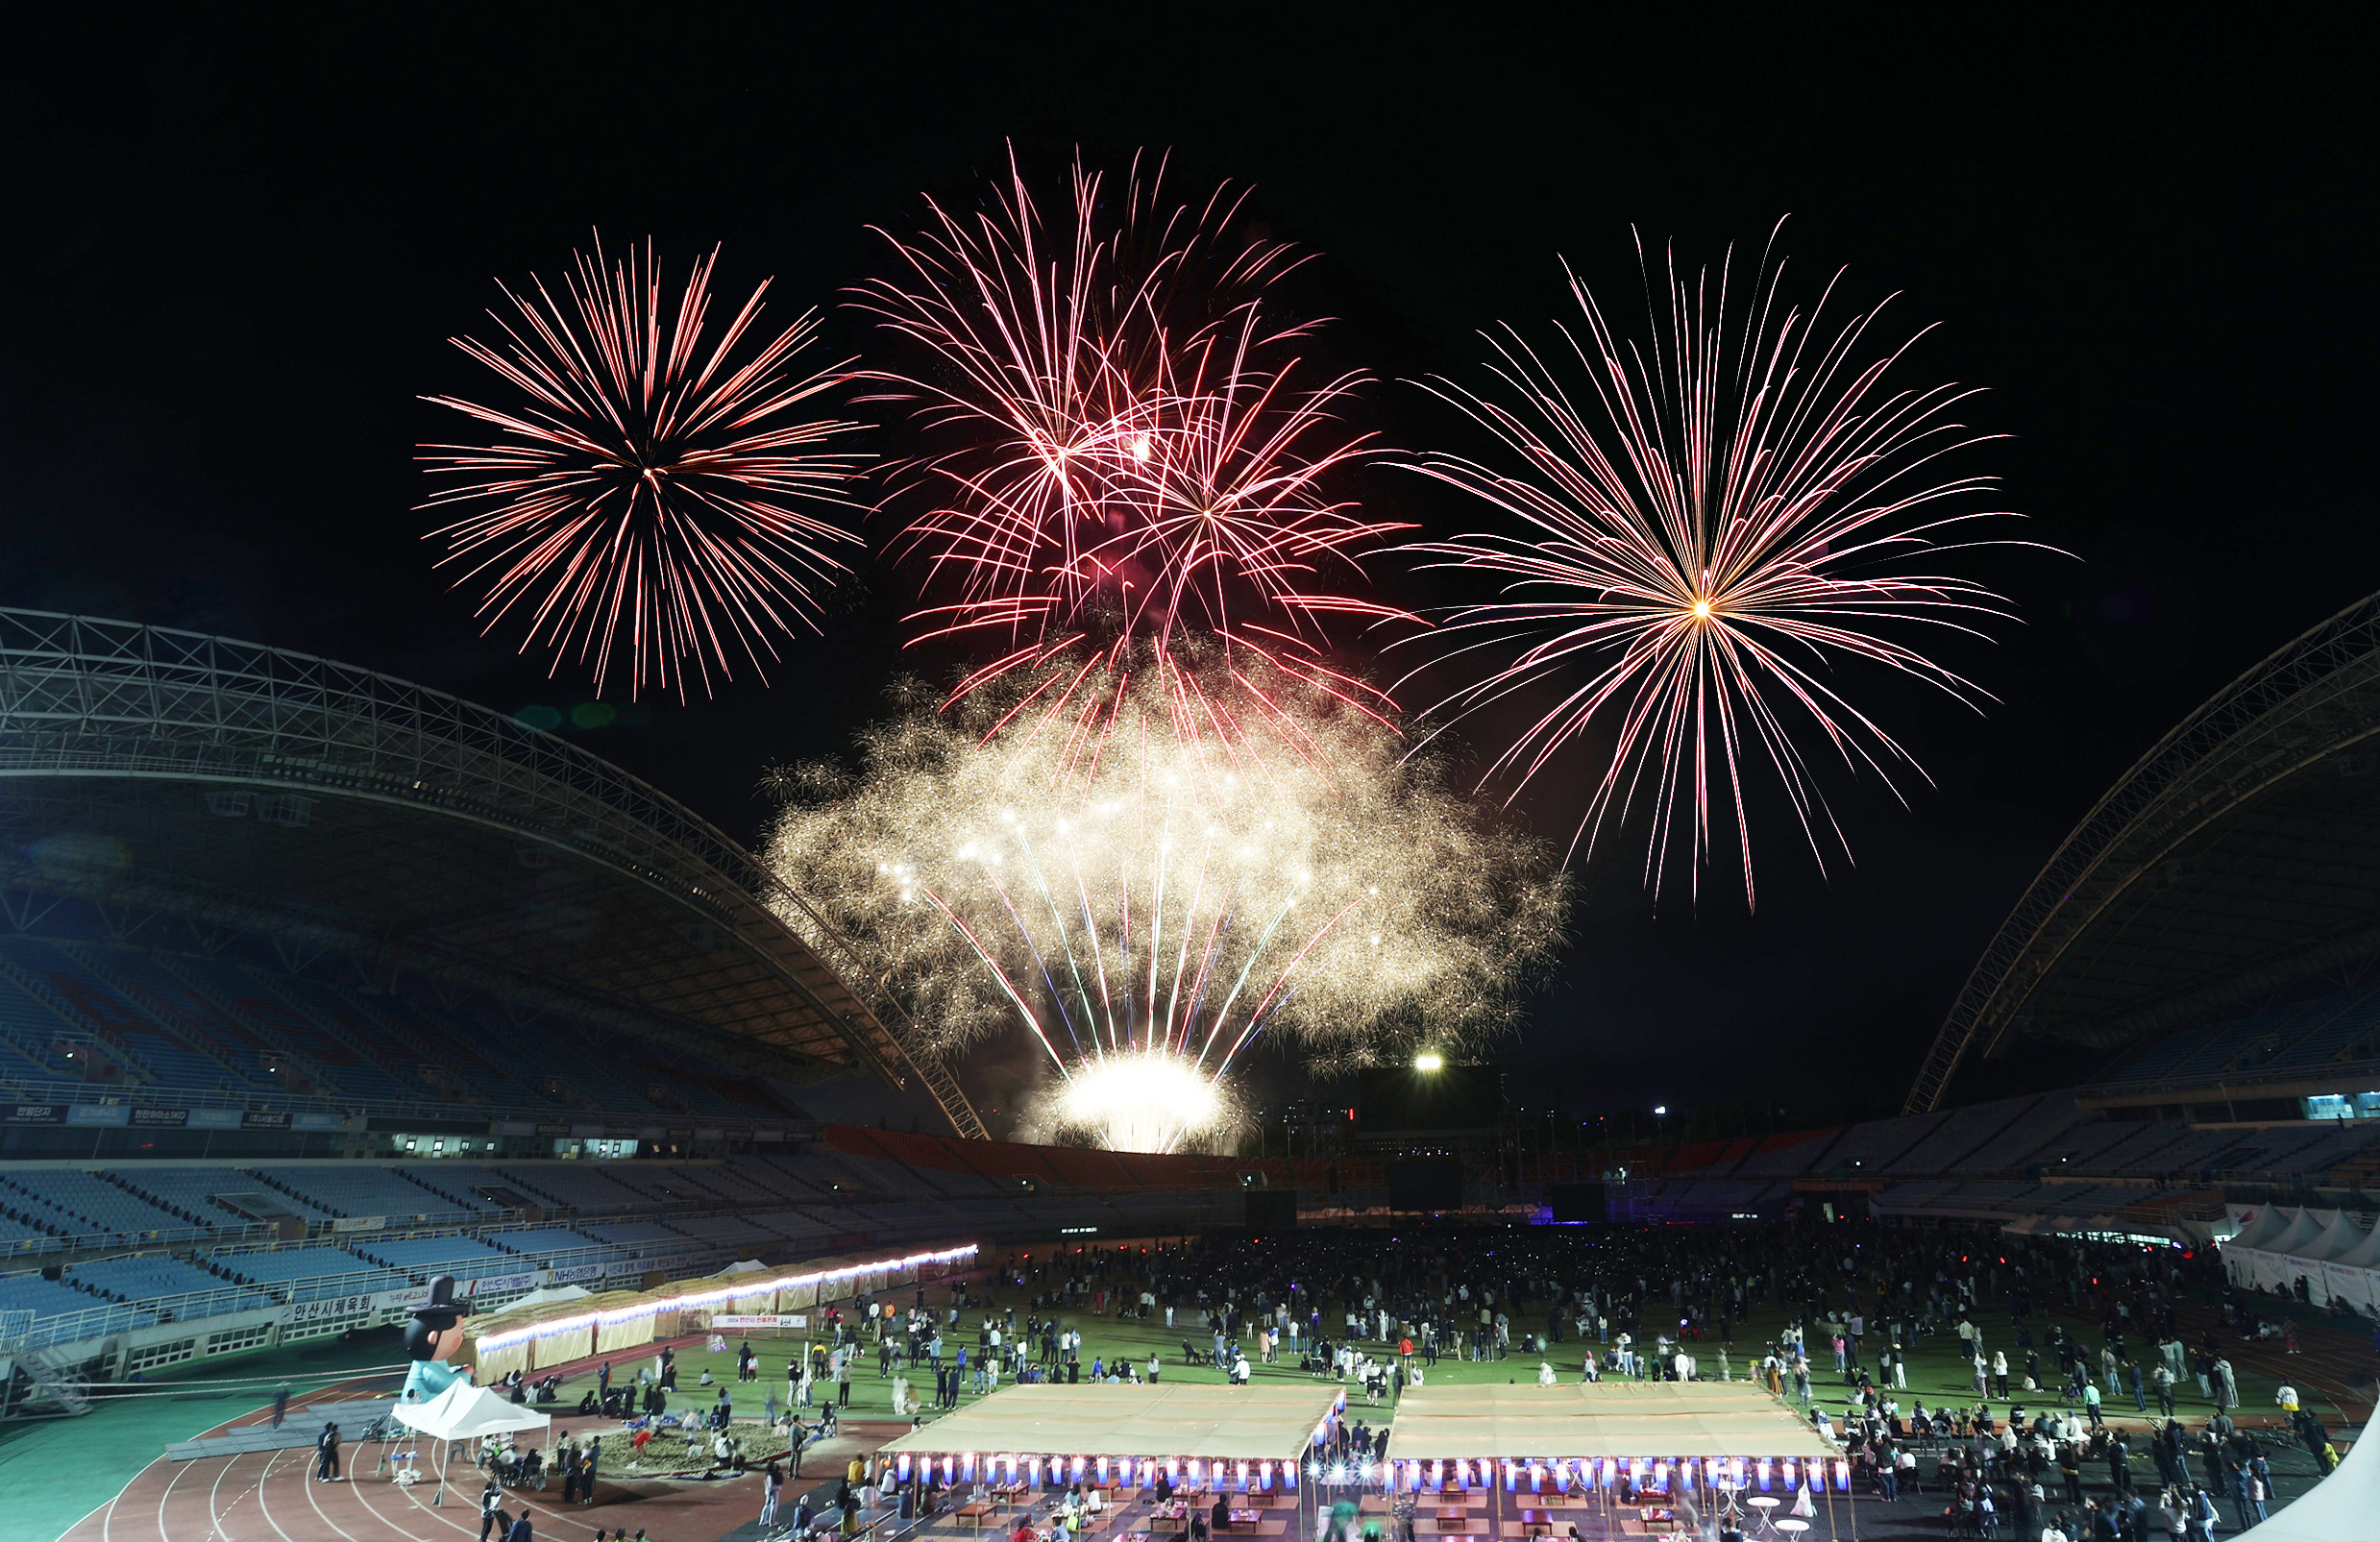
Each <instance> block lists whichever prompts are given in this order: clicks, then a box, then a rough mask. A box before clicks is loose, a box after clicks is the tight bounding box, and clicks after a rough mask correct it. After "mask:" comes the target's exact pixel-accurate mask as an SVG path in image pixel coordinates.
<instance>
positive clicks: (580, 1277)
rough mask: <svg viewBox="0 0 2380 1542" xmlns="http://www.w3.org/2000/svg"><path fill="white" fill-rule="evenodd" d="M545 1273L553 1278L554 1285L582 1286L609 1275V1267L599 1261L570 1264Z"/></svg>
mask: <svg viewBox="0 0 2380 1542" xmlns="http://www.w3.org/2000/svg"><path fill="white" fill-rule="evenodd" d="M547 1272H548V1273H550V1274H552V1276H553V1283H554V1284H555V1285H584V1284H587V1283H588V1282H590V1281H594V1280H601V1279H603V1278H604V1277H605V1276H607V1275H609V1274H610V1273H611V1265H610V1264H608V1263H604V1262H601V1261H597V1262H594V1263H570V1264H565V1265H563V1266H562V1267H561V1268H558V1269H551V1270H548V1271H547Z"/></svg>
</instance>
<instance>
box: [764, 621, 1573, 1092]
mask: <svg viewBox="0 0 2380 1542" xmlns="http://www.w3.org/2000/svg"><path fill="white" fill-rule="evenodd" d="M1171 656H1172V658H1173V661H1174V667H1173V668H1172V669H1170V670H1158V669H1141V670H1132V669H1129V668H1111V667H1108V666H1105V665H1099V666H1096V667H1089V669H1088V673H1085V670H1086V666H1085V664H1084V663H1083V661H1081V660H1079V659H1071V658H1069V659H1065V660H1061V661H1059V662H1058V663H1057V664H1056V665H1054V666H1053V667H1052V668H1051V669H1049V670H1047V671H1045V672H1043V673H1041V674H1039V675H1038V676H1037V675H1014V676H1006V677H1003V678H1002V679H1000V680H998V681H996V682H994V684H992V685H990V686H988V687H986V688H984V689H981V690H977V691H975V692H972V693H970V694H969V696H967V697H966V698H965V699H964V700H963V701H962V702H961V703H960V705H959V706H958V707H956V708H954V709H952V711H950V712H949V713H947V714H942V713H936V712H933V711H930V710H924V709H918V710H913V711H910V712H907V713H905V714H903V715H901V716H899V717H898V718H896V719H895V720H894V721H892V722H888V723H886V724H883V725H881V726H879V727H877V728H875V729H873V730H872V731H871V732H870V733H869V734H867V735H866V736H865V737H864V740H863V746H862V747H863V751H864V754H865V759H866V764H865V767H864V769H863V770H862V771H861V772H860V773H859V774H858V775H857V776H856V777H845V776H843V775H842V774H841V773H840V772H838V771H833V770H831V769H823V768H809V769H807V770H805V771H800V772H797V773H796V774H793V775H791V776H789V777H788V778H786V780H785V782H784V783H783V785H784V786H785V788H787V789H788V790H789V791H790V792H791V794H792V795H791V799H790V801H789V802H788V805H787V807H786V809H785V811H784V813H783V814H782V816H781V817H780V819H779V820H778V823H777V826H776V828H775V831H774V833H773V838H772V840H771V842H770V843H769V847H768V851H769V858H770V860H771V862H772V863H773V865H774V866H775V868H776V869H777V870H778V872H779V873H780V874H781V875H782V876H783V877H784V878H785V879H786V881H787V882H788V884H789V885H790V886H791V887H792V888H793V889H794V890H795V892H797V893H799V894H801V895H802V896H803V898H804V899H805V900H806V901H807V902H808V903H809V904H810V905H811V906H812V907H814V908H815V909H816V910H817V911H818V912H819V914H820V916H821V918H822V919H823V920H824V922H825V923H826V924H828V925H830V926H832V927H834V928H835V929H836V930H837V931H838V932H839V933H841V934H843V936H844V937H845V938H846V940H847V942H848V944H849V948H850V950H851V951H853V952H855V953H856V954H858V955H859V956H860V957H862V958H865V959H867V960H869V961H870V962H871V966H872V969H871V972H872V974H873V976H874V980H873V983H874V984H875V985H877V986H878V987H879V988H881V989H885V990H888V991H893V992H895V993H896V994H897V995H898V996H899V998H900V999H901V1000H902V1001H903V1002H904V1003H906V1004H907V1005H908V1007H909V1010H910V1012H911V1015H912V1016H914V1017H915V1018H916V1019H917V1020H918V1021H919V1022H920V1025H921V1026H922V1027H923V1028H924V1030H925V1031H926V1032H927V1033H928V1034H929V1036H930V1037H931V1039H932V1040H933V1042H932V1044H931V1045H930V1046H929V1047H931V1048H933V1049H936V1050H942V1051H947V1050H950V1049H953V1048H956V1047H958V1046H960V1045H963V1044H966V1043H968V1042H969V1041H972V1040H979V1039H982V1038H984V1037H986V1036H988V1035H990V1034H992V1033H994V1032H997V1031H1000V1030H1001V1029H1003V1028H1006V1027H1008V1026H1009V1025H1011V1024H1018V1023H1021V1024H1022V1025H1023V1026H1025V1027H1026V1028H1027V1029H1028V1030H1029V1031H1030V1032H1031V1033H1032V1034H1033V1035H1034V1036H1035V1037H1036V1039H1037V1040H1039V1041H1040V1043H1041V1045H1042V1047H1043V1049H1044V1050H1045V1051H1046V1052H1047V1053H1048V1055H1049V1058H1050V1060H1051V1061H1052V1062H1053V1063H1054V1064H1055V1065H1058V1066H1059V1067H1061V1068H1062V1069H1067V1070H1069V1071H1070V1068H1071V1067H1073V1066H1075V1065H1079V1064H1081V1063H1083V1062H1086V1061H1089V1062H1092V1063H1097V1062H1100V1061H1102V1060H1111V1059H1115V1058H1117V1057H1123V1056H1129V1055H1136V1054H1139V1055H1145V1054H1147V1053H1148V1052H1150V1051H1158V1052H1162V1053H1164V1054H1167V1055H1173V1056H1179V1057H1184V1058H1186V1059H1187V1060H1188V1061H1189V1063H1190V1065H1193V1066H1194V1067H1195V1068H1196V1069H1197V1070H1198V1071H1199V1072H1200V1073H1201V1074H1204V1075H1206V1076H1208V1077H1210V1078H1214V1077H1217V1076H1219V1075H1220V1074H1221V1073H1222V1072H1223V1071H1224V1070H1225V1069H1226V1068H1227V1067H1228V1066H1229V1065H1231V1064H1232V1063H1233V1060H1234V1058H1235V1057H1237V1056H1238V1055H1239V1054H1240V1053H1241V1052H1243V1051H1244V1050H1245V1049H1246V1047H1247V1046H1248V1045H1249V1044H1250V1043H1251V1042H1253V1041H1254V1040H1256V1039H1257V1038H1258V1037H1259V1036H1260V1035H1263V1034H1275V1035H1287V1036H1288V1037H1289V1038H1291V1039H1292V1040H1294V1041H1295V1042H1296V1043H1297V1044H1298V1045H1299V1046H1300V1048H1301V1049H1302V1050H1303V1052H1304V1053H1305V1054H1306V1055H1307V1056H1308V1057H1309V1058H1310V1059H1312V1060H1313V1061H1314V1062H1316V1063H1318V1064H1321V1065H1334V1066H1336V1065H1368V1064H1376V1063H1379V1062H1380V1061H1382V1060H1384V1059H1393V1058H1400V1057H1401V1056H1402V1054H1403V1053H1404V1051H1405V1049H1406V1048H1408V1047H1410V1046H1411V1044H1413V1043H1416V1042H1420V1041H1423V1040H1427V1041H1429V1042H1431V1043H1434V1044H1449V1045H1453V1044H1460V1043H1463V1042H1465V1041H1472V1040H1479V1039H1482V1038H1484V1037H1485V1036H1487V1035H1490V1034H1492V1033H1493V1032H1494V1031H1495V1030H1496V1029H1498V1028H1499V1027H1501V1026H1502V1025H1503V1024H1504V1023H1505V1022H1506V1020H1507V1019H1508V1017H1509V1012H1510V1010H1511V1007H1512V1004H1513V995H1514V987H1515V985H1516V984H1517V983H1518V981H1519V980H1520V979H1521V978H1522V977H1523V976H1525V975H1526V974H1527V973H1529V972H1530V971H1531V970H1532V969H1533V968H1534V967H1536V966H1537V965H1538V964H1540V963H1541V962H1542V961H1544V960H1545V959H1546V958H1547V956H1548V955H1549V954H1550V952H1551V950H1552V948H1553V946H1554V945H1555V942H1556V939H1557V938H1558V934H1559V932H1560V928H1561V923H1562V918H1563V914H1564V908H1565V901H1566V893H1567V891H1566V888H1565V885H1564V883H1563V881H1562V880H1561V879H1560V878H1559V877H1558V875H1556V874H1553V873H1551V872H1550V871H1549V870H1548V869H1547V865H1546V864H1545V863H1544V861H1543V860H1542V858H1541V856H1540V854H1539V853H1538V852H1537V851H1536V849H1535V848H1534V846H1532V845H1531V844H1529V843H1527V842H1526V841H1523V840H1521V839H1520V838H1519V837H1517V836H1516V835H1513V834H1512V833H1510V832H1509V831H1508V830H1505V829H1503V828H1501V827H1498V826H1495V825H1492V824H1489V823H1486V822H1484V821H1483V820H1482V819H1481V818H1480V816H1479V814H1478V812H1477V810H1475V809H1474V807H1473V806H1472V805H1470V804H1469V803H1467V802H1466V801H1465V800H1463V799H1462V798H1460V797H1459V796H1456V795H1452V794H1450V793H1448V792H1447V791H1445V790H1444V789H1443V788H1442V787H1441V786H1439V785H1438V783H1437V781H1436V779H1435V773H1434V769H1433V768H1432V767H1431V766H1430V765H1428V764H1427V763H1423V762H1415V761H1412V760H1409V759H1407V758H1405V757H1403V756H1402V754H1401V746H1400V743H1399V741H1398V739H1397V737H1396V735H1395V734H1394V733H1393V732H1392V731H1390V730H1389V729H1388V728H1386V727H1385V726H1383V725H1382V724H1381V723H1380V722H1377V721H1376V720H1374V719H1373V718H1370V717H1367V716H1365V715H1364V714H1362V713H1361V712H1358V711H1355V710H1352V709H1351V708H1348V707H1347V706H1346V705H1345V704H1344V703H1343V702H1342V701H1340V700H1339V699H1337V698H1335V697H1333V696H1331V695H1328V694H1326V693H1323V692H1320V691H1317V690H1314V689H1313V688H1311V687H1308V686H1305V685H1302V684H1300V683H1299V682H1298V681H1296V680H1294V679H1284V678H1281V677H1278V676H1275V675H1271V674H1269V673H1265V672H1264V670H1263V669H1262V668H1261V667H1260V666H1253V665H1251V664H1250V663H1249V662H1248V661H1246V660H1234V661H1232V662H1231V663H1229V664H1227V663H1225V662H1224V661H1223V660H1222V658H1221V656H1220V650H1219V649H1214V648H1211V647H1207V646H1205V645H1201V646H1199V647H1197V648H1195V649H1193V648H1188V647H1185V648H1180V649H1176V650H1175V652H1174V653H1173V654H1172V655H1171ZM1067 681H1071V682H1074V689H1075V698H1076V699H1077V700H1078V701H1080V702H1081V703H1082V705H1081V706H1080V707H1079V708H1077V709H1075V710H1071V711H1069V712H1067V713H1065V714H1057V715H1052V714H1045V713H1034V712H1032V711H1029V710H1028V708H1029V706H1030V704H1031V702H1032V701H1034V700H1035V699H1036V698H1039V697H1041V696H1043V695H1045V694H1046V693H1048V692H1050V691H1052V690H1054V689H1055V688H1056V687H1057V686H1058V685H1059V684H1061V683H1063V682H1067ZM1260 701H1261V702H1262V703H1264V704H1262V705H1260V704H1259V703H1260ZM1282 722H1287V723H1288V724H1289V725H1291V726H1290V727H1289V728H1283V727H1281V726H1280V724H1281V723H1282ZM1265 724H1272V725H1273V726H1271V727H1266V726H1264V725H1265Z"/></svg>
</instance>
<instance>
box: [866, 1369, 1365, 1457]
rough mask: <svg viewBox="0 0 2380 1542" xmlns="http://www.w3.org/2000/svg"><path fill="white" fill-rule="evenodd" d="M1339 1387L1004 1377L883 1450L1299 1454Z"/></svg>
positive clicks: (1326, 1413) (1328, 1412)
mask: <svg viewBox="0 0 2380 1542" xmlns="http://www.w3.org/2000/svg"><path fill="white" fill-rule="evenodd" d="M1339 1397H1340V1392H1339V1389H1338V1386H1337V1383H1323V1384H1321V1385H1317V1386H1217V1385H1214V1384H1205V1385H1192V1384H1190V1383H1171V1384H1161V1385H1157V1386H1147V1385H1140V1386H1105V1385H1055V1384H1043V1383H1027V1384H1024V1385H1019V1386H1005V1387H1002V1388H1001V1389H1000V1390H999V1391H997V1392H994V1393H993V1394H992V1395H991V1396H990V1397H987V1398H982V1399H979V1400H978V1401H976V1402H975V1403H972V1404H970V1405H969V1406H968V1407H964V1408H961V1409H959V1410H958V1411H957V1412H955V1413H945V1414H944V1415H943V1416H942V1417H941V1418H939V1419H937V1420H935V1421H934V1422H933V1423H932V1424H929V1425H927V1426H925V1427H924V1428H923V1429H920V1430H912V1431H910V1432H908V1433H907V1434H904V1435H902V1436H901V1437H900V1438H899V1439H897V1440H895V1441H894V1442H893V1443H892V1444H890V1445H888V1446H886V1447H885V1448H884V1449H885V1450H886V1451H889V1452H904V1451H908V1452H931V1453H945V1452H969V1451H975V1452H983V1453H985V1454H987V1455H997V1454H999V1453H1002V1452H1010V1453H1025V1452H1032V1453H1036V1454H1052V1455H1069V1456H1203V1457H1207V1458H1210V1459H1212V1458H1214V1457H1217V1456H1225V1457H1248V1458H1253V1459H1266V1458H1294V1457H1298V1456H1304V1455H1305V1453H1306V1448H1307V1444H1308V1442H1310V1441H1311V1440H1312V1439H1313V1432H1314V1430H1315V1428H1316V1427H1317V1426H1319V1425H1320V1424H1321V1423H1322V1422H1323V1421H1324V1420H1325V1419H1327V1418H1329V1417H1330V1415H1331V1410H1332V1409H1333V1408H1335V1407H1337V1406H1338V1400H1339Z"/></svg>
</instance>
